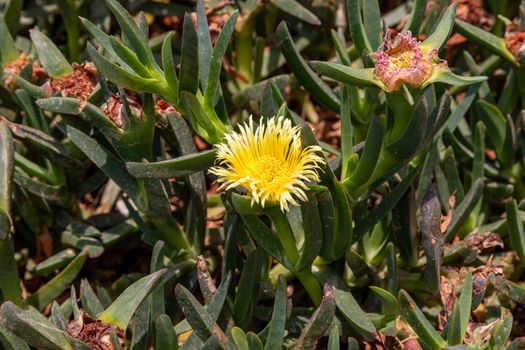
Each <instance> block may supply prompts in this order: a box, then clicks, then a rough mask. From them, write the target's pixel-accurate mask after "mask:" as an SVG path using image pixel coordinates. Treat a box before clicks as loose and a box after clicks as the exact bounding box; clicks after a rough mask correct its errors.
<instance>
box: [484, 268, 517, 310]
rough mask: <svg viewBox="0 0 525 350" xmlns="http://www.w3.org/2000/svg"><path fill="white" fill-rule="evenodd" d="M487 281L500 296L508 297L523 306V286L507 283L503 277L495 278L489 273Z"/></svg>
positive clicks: (495, 276)
mask: <svg viewBox="0 0 525 350" xmlns="http://www.w3.org/2000/svg"><path fill="white" fill-rule="evenodd" d="M489 281H490V283H491V284H492V285H493V286H494V288H496V289H497V290H498V292H500V293H501V294H503V295H505V296H507V297H509V298H510V299H512V300H514V301H515V302H518V303H520V304H525V286H523V285H521V284H518V283H515V282H512V281H509V280H508V279H506V278H505V277H503V276H497V275H495V274H493V273H489Z"/></svg>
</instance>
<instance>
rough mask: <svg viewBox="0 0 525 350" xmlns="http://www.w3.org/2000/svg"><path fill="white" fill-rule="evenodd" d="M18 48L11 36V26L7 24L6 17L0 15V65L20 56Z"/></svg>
mask: <svg viewBox="0 0 525 350" xmlns="http://www.w3.org/2000/svg"><path fill="white" fill-rule="evenodd" d="M18 55H19V53H18V50H17V49H16V46H15V41H14V40H13V37H11V33H10V32H9V28H8V27H7V25H6V22H5V17H4V16H3V15H0V65H2V66H5V65H6V64H8V63H10V62H12V61H14V60H16V59H17V58H18Z"/></svg>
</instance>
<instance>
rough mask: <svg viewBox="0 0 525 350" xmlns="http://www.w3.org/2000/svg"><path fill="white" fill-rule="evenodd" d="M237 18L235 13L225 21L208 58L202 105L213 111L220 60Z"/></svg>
mask: <svg viewBox="0 0 525 350" xmlns="http://www.w3.org/2000/svg"><path fill="white" fill-rule="evenodd" d="M238 16H239V12H237V11H236V12H234V13H233V14H231V16H230V17H229V18H228V21H226V23H225V24H224V26H223V27H222V29H221V32H220V33H219V37H218V38H217V41H216V42H215V47H214V48H213V51H212V54H211V57H210V65H209V70H208V79H207V80H206V87H205V89H204V105H205V106H206V107H207V108H209V109H213V104H214V101H215V96H216V95H217V93H218V91H219V77H220V74H221V67H222V59H223V56H224V54H225V53H226V49H227V48H228V43H229V42H230V38H231V36H232V34H233V30H234V27H235V23H236V22H237V17H238Z"/></svg>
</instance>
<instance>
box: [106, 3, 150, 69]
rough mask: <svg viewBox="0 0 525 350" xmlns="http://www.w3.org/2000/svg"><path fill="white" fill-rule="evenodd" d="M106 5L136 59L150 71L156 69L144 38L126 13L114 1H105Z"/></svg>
mask: <svg viewBox="0 0 525 350" xmlns="http://www.w3.org/2000/svg"><path fill="white" fill-rule="evenodd" d="M106 4H107V6H108V8H109V9H110V10H111V12H112V13H113V15H114V16H115V18H116V19H117V22H118V24H119V26H120V28H121V29H122V32H123V34H124V35H125V37H126V39H127V40H128V41H129V44H131V47H132V48H133V51H134V52H135V54H136V55H137V57H138V59H139V60H140V61H141V62H143V63H144V64H145V65H146V66H147V67H148V68H150V69H153V68H158V67H156V63H155V60H154V58H153V54H152V53H151V50H150V49H149V48H148V46H147V43H146V40H145V39H144V36H143V35H142V33H141V32H140V29H139V27H138V26H137V24H136V23H135V21H134V20H133V18H132V17H131V15H130V14H129V13H128V11H126V9H125V8H124V7H123V6H122V5H121V4H119V3H118V1H116V0H106Z"/></svg>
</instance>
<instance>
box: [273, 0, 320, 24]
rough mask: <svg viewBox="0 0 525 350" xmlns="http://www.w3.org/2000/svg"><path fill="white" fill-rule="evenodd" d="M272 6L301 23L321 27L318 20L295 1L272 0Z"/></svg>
mask: <svg viewBox="0 0 525 350" xmlns="http://www.w3.org/2000/svg"><path fill="white" fill-rule="evenodd" d="M272 4H274V5H275V6H276V7H277V8H279V9H280V10H282V11H284V12H286V13H288V14H290V15H292V16H294V17H295V18H298V19H300V20H301V21H305V22H306V23H309V24H312V25H314V26H320V25H321V21H320V20H319V18H317V16H316V15H314V14H313V13H312V12H311V11H310V10H308V9H307V8H306V7H304V6H303V5H301V3H300V2H298V1H296V0H273V1H272Z"/></svg>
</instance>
